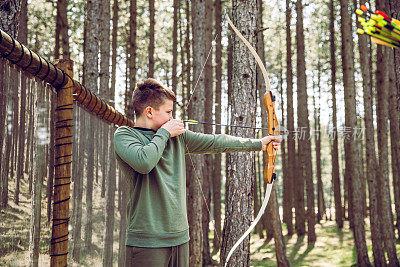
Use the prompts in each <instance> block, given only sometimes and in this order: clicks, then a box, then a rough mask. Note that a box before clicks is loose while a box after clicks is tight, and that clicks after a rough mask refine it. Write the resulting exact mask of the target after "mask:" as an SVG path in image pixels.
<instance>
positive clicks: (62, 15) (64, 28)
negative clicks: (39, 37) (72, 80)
mask: <svg viewBox="0 0 400 267" xmlns="http://www.w3.org/2000/svg"><path fill="white" fill-rule="evenodd" d="M67 10H68V0H58V1H57V17H56V52H55V53H56V54H55V56H56V59H57V58H58V55H57V52H58V53H59V51H58V50H59V47H60V44H59V41H60V40H59V39H60V37H61V44H62V45H61V47H62V51H63V53H62V58H65V59H69V58H70V51H69V36H68V16H67V15H68V14H67ZM57 37H58V38H57ZM57 39H58V40H57Z"/></svg>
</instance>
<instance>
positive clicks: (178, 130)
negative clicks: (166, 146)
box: [161, 119, 186, 137]
mask: <svg viewBox="0 0 400 267" xmlns="http://www.w3.org/2000/svg"><path fill="white" fill-rule="evenodd" d="M161 128H164V129H165V130H167V131H168V132H169V133H170V135H171V136H170V137H175V136H178V135H180V134H183V133H184V132H186V129H185V127H184V124H183V122H182V121H181V120H178V119H170V120H169V121H167V122H166V123H164V124H163V126H161Z"/></svg>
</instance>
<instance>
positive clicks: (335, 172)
mask: <svg viewBox="0 0 400 267" xmlns="http://www.w3.org/2000/svg"><path fill="white" fill-rule="evenodd" d="M334 6H335V0H330V6H329V10H330V23H329V29H330V30H329V31H330V33H331V34H330V53H331V58H330V64H331V86H332V89H331V92H332V124H333V142H332V147H331V153H332V184H333V196H334V201H335V221H336V224H337V226H338V228H339V229H342V228H343V208H342V193H341V189H340V188H341V187H340V173H339V141H338V129H337V108H336V44H335V34H334V33H335V16H336V14H335V9H334Z"/></svg>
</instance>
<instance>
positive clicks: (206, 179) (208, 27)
mask: <svg viewBox="0 0 400 267" xmlns="http://www.w3.org/2000/svg"><path fill="white" fill-rule="evenodd" d="M212 15H213V4H212V0H205V13H204V21H205V29H204V30H205V47H204V49H205V50H204V55H205V57H206V58H205V60H206V62H205V66H204V96H205V102H204V103H205V104H204V118H205V119H206V121H208V122H212V117H213V105H212V103H213V69H212V53H211V52H212V51H211V45H212V39H213V38H212V30H213V20H212V19H210V18H212ZM210 51H211V52H210ZM209 52H210V53H209ZM212 131H213V130H212V125H204V133H206V134H211V133H212ZM212 166H213V159H212V155H205V156H204V169H203V178H202V188H203V189H202V191H203V194H204V196H205V203H202V207H203V215H202V227H203V264H211V261H212V258H211V254H210V240H209V238H208V234H209V225H210V216H211V212H210V207H211V182H212V181H211V177H212V173H213V168H212ZM203 200H204V199H203Z"/></svg>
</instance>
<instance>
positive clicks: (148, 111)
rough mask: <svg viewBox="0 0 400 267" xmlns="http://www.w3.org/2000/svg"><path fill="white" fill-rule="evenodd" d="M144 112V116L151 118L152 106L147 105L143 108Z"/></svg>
mask: <svg viewBox="0 0 400 267" xmlns="http://www.w3.org/2000/svg"><path fill="white" fill-rule="evenodd" d="M144 114H145V115H146V117H148V118H152V117H153V108H152V107H150V106H147V107H146V108H145V109H144Z"/></svg>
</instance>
